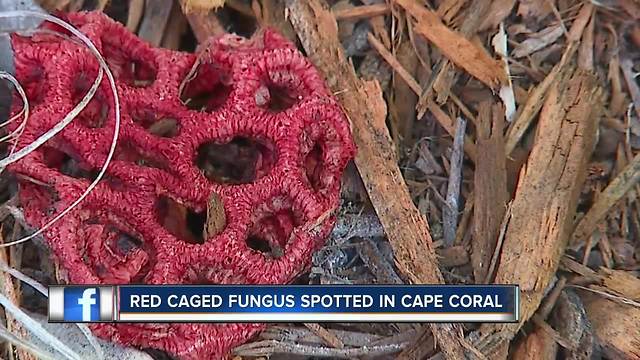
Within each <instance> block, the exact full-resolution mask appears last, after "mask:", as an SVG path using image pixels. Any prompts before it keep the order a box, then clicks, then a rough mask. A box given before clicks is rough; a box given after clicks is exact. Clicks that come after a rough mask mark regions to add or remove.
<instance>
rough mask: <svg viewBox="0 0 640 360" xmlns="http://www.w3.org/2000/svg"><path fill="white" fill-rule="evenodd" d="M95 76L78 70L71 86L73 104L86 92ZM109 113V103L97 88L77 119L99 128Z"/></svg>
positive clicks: (91, 126) (86, 124)
mask: <svg viewBox="0 0 640 360" xmlns="http://www.w3.org/2000/svg"><path fill="white" fill-rule="evenodd" d="M94 80H95V76H92V75H91V74H88V73H86V72H80V74H79V75H78V77H76V79H75V80H74V82H73V88H72V90H71V101H72V102H73V105H74V106H75V104H78V103H79V102H80V101H81V100H82V98H84V96H85V95H86V94H87V91H89V89H90V88H91V86H92V85H93V81H94ZM108 115H109V104H108V101H107V99H106V97H105V96H104V93H103V91H102V90H101V89H100V88H98V90H97V91H96V93H95V94H94V96H93V98H92V99H91V100H90V101H89V103H88V104H87V106H86V107H85V108H84V109H83V110H82V111H81V112H80V114H78V116H77V119H78V121H79V122H80V123H81V124H83V125H84V126H86V127H89V128H101V127H103V126H104V124H105V123H106V121H107V116H108Z"/></svg>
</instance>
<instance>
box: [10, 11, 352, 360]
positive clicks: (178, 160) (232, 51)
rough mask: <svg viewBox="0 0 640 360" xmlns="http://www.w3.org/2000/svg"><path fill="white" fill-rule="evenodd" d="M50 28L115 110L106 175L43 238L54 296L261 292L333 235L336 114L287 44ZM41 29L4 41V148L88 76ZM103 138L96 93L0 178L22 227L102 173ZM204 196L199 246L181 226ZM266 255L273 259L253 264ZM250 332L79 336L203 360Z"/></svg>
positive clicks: (111, 329) (60, 107)
mask: <svg viewBox="0 0 640 360" xmlns="http://www.w3.org/2000/svg"><path fill="white" fill-rule="evenodd" d="M65 16H66V17H67V20H68V21H69V22H71V23H72V24H74V25H75V26H76V27H78V28H79V29H80V31H82V32H83V33H84V34H86V35H87V36H88V37H89V38H90V39H91V40H92V41H93V42H94V43H95V44H96V46H97V48H98V49H99V50H100V52H101V53H102V54H103V56H104V57H105V59H106V61H107V63H108V64H109V67H110V69H111V70H112V72H113V74H114V76H115V78H116V82H117V87H118V92H119V98H120V101H121V112H122V126H121V133H120V139H119V142H118V148H117V151H116V155H115V158H114V161H113V162H112V163H111V165H110V166H109V168H108V172H107V176H106V177H105V178H104V180H103V181H101V182H100V183H99V185H98V187H97V188H96V189H95V190H94V191H93V192H91V193H90V195H89V196H88V198H87V199H86V200H84V201H83V202H82V203H81V205H80V206H79V207H78V208H76V209H75V210H74V211H72V212H71V213H69V214H68V215H67V216H66V217H65V218H63V219H62V220H61V221H58V222H57V223H56V224H55V225H54V226H52V227H50V228H49V229H48V230H47V231H46V232H45V238H46V240H47V242H48V244H49V246H50V247H51V249H52V251H53V253H54V254H55V257H56V259H57V261H58V263H59V265H60V267H61V269H62V270H63V271H64V273H63V274H64V276H65V277H66V278H67V279H68V281H69V283H74V284H102V283H104V284H114V283H115V284H128V283H145V284H232V283H242V284H245V283H246V284H273V283H287V282H290V281H292V280H293V279H294V278H295V277H296V276H297V275H299V274H300V273H301V272H302V271H304V270H305V269H306V268H307V267H308V266H309V263H310V258H311V253H312V252H313V251H314V250H315V249H317V248H318V247H319V246H321V245H322V243H323V241H324V239H325V238H326V236H327V235H328V233H329V231H330V230H331V227H332V226H333V224H334V221H335V219H334V218H333V217H332V216H329V217H327V216H326V214H327V213H328V212H329V211H330V210H332V209H334V208H336V206H337V205H338V202H339V191H340V177H341V174H342V171H343V170H344V167H345V166H346V164H347V162H348V161H349V160H350V159H351V158H352V157H353V156H354V153H355V148H354V144H353V142H352V139H351V135H350V129H349V123H348V121H347V119H346V117H345V116H344V114H343V112H342V111H341V109H340V107H339V105H338V104H337V103H336V100H335V99H334V98H333V97H332V96H331V95H330V93H329V91H328V89H327V88H326V86H325V85H324V83H323V80H322V78H321V77H320V75H319V74H318V72H317V71H316V70H315V69H314V68H313V67H312V65H311V64H310V63H309V62H308V61H307V60H306V59H305V58H304V57H303V55H301V54H300V53H299V52H298V51H297V50H296V49H295V47H294V45H293V44H291V43H289V42H288V41H287V40H285V39H284V38H282V37H281V36H279V35H278V34H276V33H274V32H272V31H270V30H265V31H262V32H260V33H259V34H257V35H255V36H254V37H253V38H252V39H249V40H247V39H242V38H239V37H237V36H231V35H227V36H224V37H221V38H218V39H212V40H211V41H210V42H209V43H208V44H206V46H202V47H201V48H200V50H199V51H198V52H197V54H187V53H181V52H175V51H169V50H165V49H155V48H151V47H149V46H148V45H147V44H146V43H144V42H142V41H140V40H139V39H138V38H136V37H135V36H134V35H132V34H130V33H128V32H127V31H126V30H125V28H124V27H122V26H121V25H119V24H117V23H115V22H114V21H112V20H110V19H109V18H107V17H106V16H104V15H102V14H98V13H73V14H68V15H65ZM43 27H45V28H48V29H53V27H52V25H51V24H45V25H43ZM55 30H56V32H58V34H57V35H56V34H52V32H51V31H47V32H38V33H36V34H35V35H33V36H31V37H21V36H18V35H13V37H12V43H13V47H14V50H15V61H16V73H17V78H18V79H19V81H20V82H21V83H22V84H23V86H24V87H25V88H26V90H27V93H28V98H29V101H30V104H31V109H32V115H31V117H30V118H29V122H28V125H27V128H26V131H25V132H24V135H23V136H22V137H21V138H20V140H19V144H18V148H22V147H24V146H25V145H26V144H28V143H31V142H32V141H33V140H34V139H36V138H37V137H38V136H40V135H41V134H43V133H44V132H46V131H47V130H48V129H50V128H51V127H53V126H54V124H56V123H57V122H59V121H60V120H61V119H62V118H63V117H64V115H65V114H66V113H68V112H69V111H70V110H71V109H72V108H73V106H75V104H77V103H78V102H79V101H80V99H81V98H82V97H83V96H84V95H85V94H86V92H87V89H89V87H90V86H91V84H92V82H93V80H94V79H95V77H96V76H97V74H98V63H97V61H96V59H95V58H94V57H93V56H92V55H91V54H90V52H89V51H88V50H87V49H86V48H85V47H84V46H83V45H81V44H80V43H79V42H78V41H76V40H74V39H73V38H71V37H70V36H67V35H65V32H64V31H63V30H61V29H59V28H56V29H55ZM185 79H186V80H185ZM183 80H185V81H184V84H183ZM16 102H17V103H18V104H16V109H17V108H19V107H20V106H21V104H19V99H17V100H16ZM114 125H115V118H114V111H113V95H112V93H111V91H110V88H109V86H108V82H107V81H106V79H103V81H102V83H101V84H100V88H99V90H98V92H97V94H96V96H95V97H94V98H93V100H92V101H91V102H90V104H89V105H88V107H87V108H86V109H84V110H83V112H82V113H81V114H80V115H79V116H78V117H77V118H76V119H75V120H74V121H73V122H72V123H71V124H70V125H69V126H68V127H66V128H65V129H64V131H62V132H61V133H60V134H59V135H57V136H56V137H55V138H53V139H51V140H50V141H49V142H48V143H47V144H46V145H45V146H43V147H41V148H39V149H38V150H37V151H35V152H33V153H31V154H30V155H29V156H27V157H25V158H24V159H23V160H21V161H19V162H18V163H16V164H14V165H12V166H11V170H12V171H13V172H14V173H17V174H19V175H22V176H19V179H20V180H19V182H20V200H21V204H22V206H23V208H24V212H25V217H26V220H27V222H28V223H29V224H31V225H32V226H33V227H34V228H38V227H41V226H43V225H44V224H46V223H47V221H48V220H50V219H51V218H53V217H54V216H55V215H56V214H57V213H59V212H60V211H62V210H63V209H65V208H66V207H68V206H69V205H70V204H71V203H72V202H73V201H74V200H76V199H77V198H78V196H79V195H80V194H81V193H82V192H83V191H84V190H85V189H86V187H87V186H88V184H89V183H90V182H91V180H92V179H94V178H95V176H96V173H97V170H99V169H100V167H101V166H102V165H103V163H104V161H105V158H106V156H107V154H108V150H109V146H110V144H111V140H112V136H113V131H114ZM212 192H215V193H217V194H218V195H219V196H220V198H221V199H222V202H223V206H224V213H225V215H226V226H225V227H224V229H223V230H222V231H221V232H220V233H218V234H217V235H214V236H211V237H210V238H208V239H202V236H201V235H200V234H198V233H197V231H195V232H194V231H191V230H189V227H188V226H185V224H188V225H192V226H191V227H192V228H197V227H198V222H200V225H199V226H200V228H201V227H202V222H203V220H202V216H201V215H200V216H198V214H202V213H204V212H206V208H207V202H208V199H209V198H210V194H211V193H212ZM193 224H195V225H193ZM198 236H200V238H198ZM275 247H278V248H281V249H282V250H283V251H282V256H279V257H278V256H270V254H268V253H265V251H267V252H268V250H269V249H270V248H275ZM262 326H263V325H260V324H221V325H213V324H99V325H93V326H92V329H93V331H94V332H95V333H96V334H98V335H99V336H101V337H104V338H107V339H111V340H113V341H115V342H118V343H120V344H125V345H135V346H138V347H144V348H156V349H162V350H165V351H167V352H169V353H172V354H174V355H177V356H179V357H181V358H212V357H222V356H224V355H225V354H227V353H228V351H229V349H230V348H231V347H233V346H236V345H238V344H240V343H242V342H244V341H246V340H248V338H249V337H251V336H252V335H254V334H255V333H256V332H257V331H258V330H260V329H261V328H262Z"/></svg>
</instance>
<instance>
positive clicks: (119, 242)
mask: <svg viewBox="0 0 640 360" xmlns="http://www.w3.org/2000/svg"><path fill="white" fill-rule="evenodd" d="M114 245H115V250H117V251H118V252H120V253H121V254H123V255H126V254H128V253H129V252H131V251H132V250H133V249H137V248H140V247H142V241H140V240H139V239H137V238H135V237H133V236H131V235H129V234H127V233H120V234H119V236H118V237H117V238H116V241H115V244H114Z"/></svg>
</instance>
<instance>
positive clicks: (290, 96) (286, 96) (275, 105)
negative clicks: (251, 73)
mask: <svg viewBox="0 0 640 360" xmlns="http://www.w3.org/2000/svg"><path fill="white" fill-rule="evenodd" d="M255 101H256V104H257V105H258V106H261V107H265V108H267V109H269V111H272V112H280V111H284V110H287V109H289V108H290V107H292V106H293V105H295V104H296V103H297V102H298V101H299V98H298V96H297V95H296V92H295V91H292V90H291V89H289V88H288V87H286V86H279V85H275V84H272V83H269V84H267V85H263V86H261V87H260V88H258V90H257V91H256V93H255Z"/></svg>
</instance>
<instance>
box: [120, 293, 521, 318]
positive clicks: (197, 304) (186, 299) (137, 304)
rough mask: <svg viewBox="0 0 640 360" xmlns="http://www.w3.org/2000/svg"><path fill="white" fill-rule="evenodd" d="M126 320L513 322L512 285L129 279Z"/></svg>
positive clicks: (123, 296) (123, 298)
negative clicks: (155, 283)
mask: <svg viewBox="0 0 640 360" xmlns="http://www.w3.org/2000/svg"><path fill="white" fill-rule="evenodd" d="M116 298H117V299H118V300H117V302H118V304H117V307H116V308H117V311H116V312H117V314H116V319H117V321H127V322H138V321H141V322H198V321H207V322H331V321H337V322H356V321H367V322H516V321H518V302H519V291H518V287H517V286H514V285H464V286H456V285H299V286H296V285H268V286H262V285H253V286H248V285H202V286H199V285H158V286H152V285H140V286H134V285H126V286H118V287H117V296H116Z"/></svg>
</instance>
